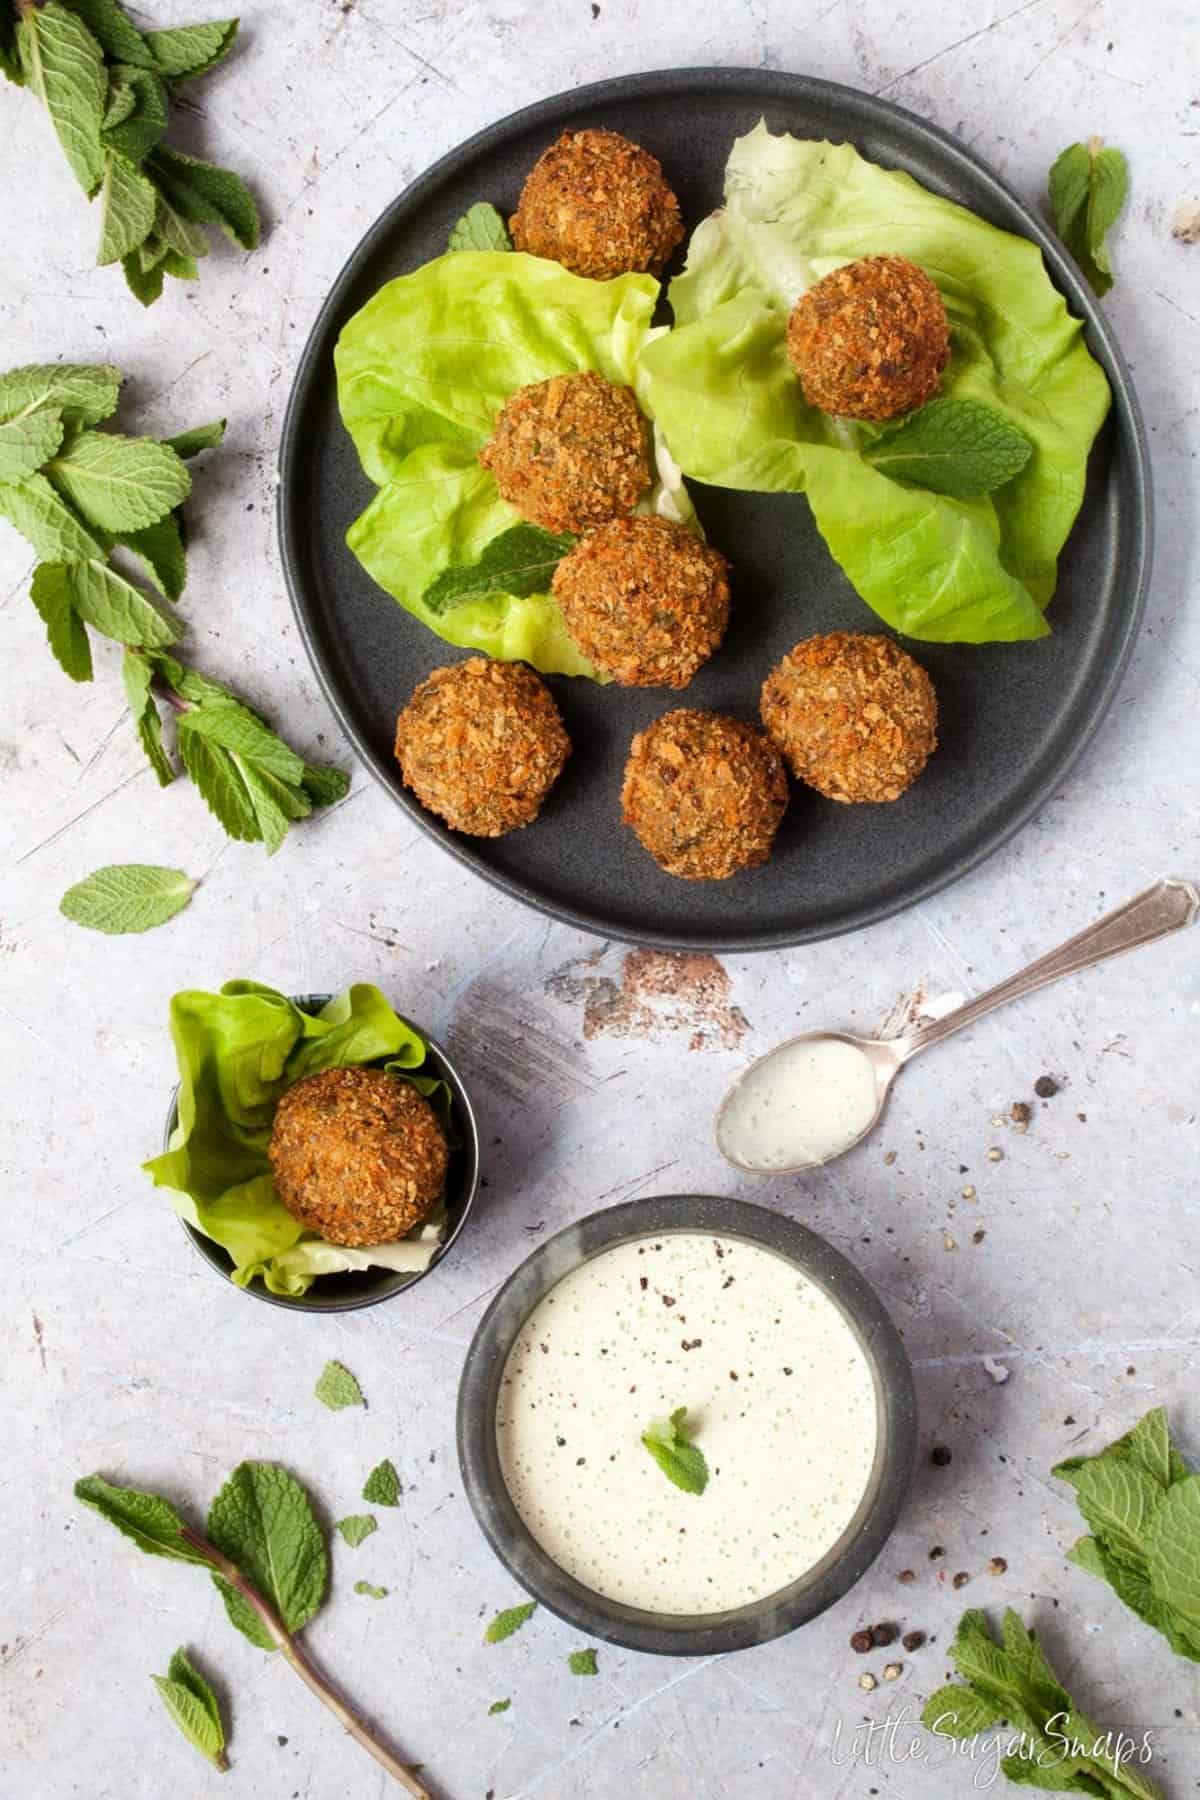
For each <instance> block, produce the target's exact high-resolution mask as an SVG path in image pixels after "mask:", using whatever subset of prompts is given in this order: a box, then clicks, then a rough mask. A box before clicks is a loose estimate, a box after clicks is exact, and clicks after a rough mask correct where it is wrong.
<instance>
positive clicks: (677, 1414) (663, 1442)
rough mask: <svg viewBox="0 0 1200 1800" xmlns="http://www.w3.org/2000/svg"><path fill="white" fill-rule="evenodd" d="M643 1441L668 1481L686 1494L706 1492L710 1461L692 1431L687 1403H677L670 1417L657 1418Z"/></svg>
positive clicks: (644, 1433) (646, 1432)
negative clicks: (694, 1442) (696, 1444)
mask: <svg viewBox="0 0 1200 1800" xmlns="http://www.w3.org/2000/svg"><path fill="white" fill-rule="evenodd" d="M642 1442H643V1444H645V1446H646V1448H647V1450H648V1451H649V1452H650V1454H651V1456H652V1457H653V1458H654V1460H655V1462H656V1463H657V1464H658V1466H659V1468H660V1469H661V1470H662V1472H663V1474H664V1475H665V1476H666V1478H667V1480H668V1481H673V1482H674V1483H675V1486H676V1487H677V1488H682V1489H683V1491H684V1493H685V1494H702V1493H703V1492H704V1490H705V1488H706V1487H707V1486H708V1464H707V1463H706V1462H705V1460H704V1452H703V1450H697V1448H696V1446H695V1444H693V1442H692V1440H691V1437H690V1435H689V1431H688V1423H687V1407H686V1406H677V1407H676V1408H675V1411H674V1412H673V1413H672V1414H671V1416H670V1418H669V1419H655V1420H654V1421H653V1422H652V1423H651V1424H649V1425H647V1427H646V1429H645V1431H643V1433H642Z"/></svg>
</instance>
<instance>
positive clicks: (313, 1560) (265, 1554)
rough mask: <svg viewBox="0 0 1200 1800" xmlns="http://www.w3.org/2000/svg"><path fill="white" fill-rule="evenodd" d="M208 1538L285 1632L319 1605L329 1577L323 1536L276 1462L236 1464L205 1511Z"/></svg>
mask: <svg viewBox="0 0 1200 1800" xmlns="http://www.w3.org/2000/svg"><path fill="white" fill-rule="evenodd" d="M208 1536H209V1538H210V1540H211V1541H212V1543H214V1544H215V1545H216V1547H217V1549H218V1550H220V1551H221V1552H222V1554H223V1555H225V1556H227V1557H228V1558H229V1559H230V1561H231V1562H233V1563H236V1564H237V1567H238V1569H239V1570H240V1572H241V1573H242V1574H243V1575H244V1576H245V1577H246V1579H247V1580H248V1581H249V1582H250V1583H251V1584H252V1585H253V1586H254V1587H255V1588H257V1590H258V1592H259V1593H260V1594H261V1595H262V1596H263V1598H264V1599H266V1600H268V1601H269V1602H270V1603H271V1605H272V1606H273V1607H274V1608H275V1611H276V1612H277V1613H278V1614H279V1616H280V1618H281V1619H282V1620H283V1623H284V1626H285V1627H286V1629H287V1630H288V1631H292V1632H294V1631H299V1630H300V1629H301V1628H302V1627H303V1626H304V1625H306V1624H307V1623H308V1621H309V1619H311V1618H312V1616H313V1614H314V1613H315V1612H316V1611H317V1609H318V1608H319V1607H320V1605H321V1602H322V1600H323V1599H324V1597H325V1586H326V1582H327V1580H328V1575H329V1562H328V1557H327V1555H326V1551H325V1539H324V1537H323V1536H322V1534H321V1527H320V1526H319V1525H318V1524H317V1521H316V1518H315V1517H314V1515H313V1510H312V1506H311V1504H310V1502H309V1498H308V1495H307V1494H306V1493H305V1491H304V1489H303V1488H302V1487H301V1485H300V1483H299V1482H298V1481H297V1480H296V1479H295V1477H294V1476H292V1475H289V1474H288V1472H287V1470H286V1469H282V1468H280V1467H279V1465H278V1463H259V1462H244V1463H239V1465H238V1467H237V1468H236V1469H235V1470H234V1471H233V1474H232V1475H231V1476H230V1477H229V1479H228V1481H227V1482H226V1483H225V1485H224V1487H223V1488H222V1489H221V1491H220V1493H219V1494H218V1495H217V1497H216V1499H215V1500H214V1501H213V1503H212V1506H211V1508H210V1509H209V1514H208ZM231 1616H232V1615H231ZM235 1622H236V1621H235Z"/></svg>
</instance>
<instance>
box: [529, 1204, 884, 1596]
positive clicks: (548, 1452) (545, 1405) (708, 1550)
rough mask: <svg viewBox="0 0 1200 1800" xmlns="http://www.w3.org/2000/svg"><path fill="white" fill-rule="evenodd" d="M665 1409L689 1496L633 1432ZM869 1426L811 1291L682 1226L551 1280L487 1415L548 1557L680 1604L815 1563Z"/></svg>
mask: <svg viewBox="0 0 1200 1800" xmlns="http://www.w3.org/2000/svg"><path fill="white" fill-rule="evenodd" d="M643 1282H644V1283H645V1285H644V1286H643ZM668 1301H670V1302H672V1304H670V1305H668V1304H667V1302H668ZM684 1343H687V1344H688V1346H689V1348H687V1349H684V1348H683V1346H684ZM680 1406H686V1407H687V1409H688V1428H689V1430H690V1431H691V1432H692V1433H693V1434H694V1437H695V1441H696V1444H697V1445H698V1447H699V1448H700V1449H701V1450H703V1452H704V1455H705V1458H706V1460H707V1463H708V1468H709V1481H708V1486H707V1487H706V1488H705V1491H704V1492H703V1494H698V1495H697V1494H687V1493H684V1492H682V1491H681V1490H680V1489H679V1488H677V1487H675V1486H673V1485H672V1483H671V1482H670V1481H668V1479H667V1477H666V1476H665V1475H664V1474H663V1473H662V1471H661V1470H660V1469H659V1467H658V1465H657V1464H656V1463H655V1461H654V1459H653V1458H652V1457H651V1456H650V1454H649V1452H648V1451H647V1450H646V1449H645V1448H644V1447H643V1445H642V1442H641V1434H642V1432H643V1431H644V1430H645V1428H646V1426H647V1425H648V1424H649V1423H650V1422H651V1420H653V1419H659V1418H663V1417H665V1416H666V1415H668V1414H669V1413H671V1412H673V1411H674V1410H675V1409H676V1408H677V1407H680ZM877 1434H878V1408H877V1400H876V1393H875V1383H874V1379H873V1376H872V1373H871V1368H870V1365H869V1363H868V1361H867V1359H866V1356H865V1355H864V1353H863V1350H862V1349H861V1347H860V1345H859V1342H858V1339H857V1338H856V1337H855V1335H854V1333H853V1331H852V1330H851V1328H850V1326H849V1324H848V1323H847V1321H846V1319H845V1317H844V1315H843V1314H842V1312H841V1310H840V1309H839V1308H838V1307H837V1306H836V1305H835V1304H834V1303H833V1301H831V1300H830V1299H829V1298H828V1297H827V1295H826V1294H825V1292H824V1290H823V1289H822V1288H820V1287H819V1286H817V1285H816V1283H815V1282H812V1281H810V1280H808V1279H807V1278H806V1277H805V1276H804V1275H802V1274H801V1273H800V1271H799V1270H798V1269H797V1267H796V1266H795V1264H794V1263H791V1262H789V1261H788V1260H787V1259H786V1258H784V1257H782V1256H777V1255H775V1254H774V1252H773V1251H770V1250H766V1249H764V1248H762V1247H761V1246H760V1245H757V1244H753V1243H749V1242H747V1241H746V1240H745V1239H741V1238H726V1237H711V1236H707V1235H703V1234H700V1233H692V1232H674V1233H664V1234H663V1235H662V1236H659V1237H645V1238H637V1239H633V1240H631V1241H630V1242H628V1243H625V1244H620V1245H617V1246H615V1247H614V1248H613V1249H611V1250H606V1251H602V1252H601V1253H600V1254H599V1255H598V1256H595V1257H593V1258H592V1259H591V1260H590V1261H589V1262H586V1263H583V1264H581V1266H580V1267H579V1268H578V1269H575V1270H573V1271H572V1272H571V1274H569V1275H567V1276H565V1277H564V1279H563V1280H562V1281H560V1282H559V1283H558V1285H557V1286H556V1287H555V1288H552V1289H551V1291H550V1293H549V1294H547V1295H546V1296H545V1297H544V1299H542V1300H541V1301H540V1302H539V1304H538V1305H537V1306H536V1307H535V1308H534V1310H533V1312H532V1313H531V1314H530V1316H529V1318H528V1319H527V1320H526V1321H525V1324H524V1326H523V1327H522V1329H521V1331H520V1333H519V1335H518V1337H517V1339H516V1341H515V1343H514V1345H513V1348H512V1350H511V1351H510V1353H509V1356H508V1360H507V1363H506V1364H505V1369H504V1374H503V1377H502V1381H501V1387H500V1398H499V1401H498V1404H497V1411H496V1442H497V1449H498V1452H499V1458H500V1467H501V1471H502V1473H503V1476H504V1480H505V1484H506V1485H507V1487H508V1491H509V1493H510V1494H511V1496H512V1499H513V1503H514V1505H515V1506H516V1509H517V1511H518V1513H519V1514H520V1516H521V1518H522V1519H523V1521H524V1523H525V1525H526V1526H527V1527H528V1529H529V1531H530V1532H531V1533H532V1535H533V1536H534V1538H535V1539H536V1540H537V1542H538V1543H539V1544H540V1545H541V1547H542V1549H543V1550H544V1551H545V1552H546V1554H547V1555H548V1556H550V1557H552V1558H553V1560H554V1561H555V1562H556V1563H558V1564H559V1565H560V1567H562V1568H564V1569H566V1570H567V1571H568V1573H569V1574H571V1575H573V1576H575V1578H576V1579H577V1580H579V1581H581V1582H583V1583H584V1585H585V1586H587V1587H590V1588H591V1589H593V1591H595V1592H596V1593H599V1594H603V1595H606V1596H607V1597H608V1598H610V1599H613V1600H621V1601H624V1602H625V1603H626V1604H627V1605H631V1606H636V1607H641V1608H644V1609H646V1610H647V1611H652V1612H664V1613H682V1614H693V1615H695V1614H703V1613H713V1612H722V1611H724V1610H725V1609H727V1608H729V1607H735V1606H744V1605H748V1604H750V1603H752V1602H754V1601H758V1600H762V1599H765V1598H766V1596H767V1595H769V1594H773V1593H775V1592H777V1591H778V1589H780V1588H782V1587H786V1586H787V1585H788V1584H789V1583H790V1582H793V1581H796V1580H798V1579H799V1577H800V1576H802V1575H804V1574H806V1573H807V1571H808V1570H810V1569H811V1568H813V1566H814V1565H815V1564H816V1563H818V1562H820V1560H821V1559H822V1557H824V1556H825V1555H826V1554H827V1553H828V1552H829V1551H830V1550H831V1549H832V1548H833V1547H834V1545H836V1544H837V1543H838V1541H839V1540H840V1539H841V1538H842V1537H843V1536H844V1535H845V1533H846V1531H847V1528H848V1527H849V1525H850V1524H851V1522H852V1520H853V1519H854V1516H855V1513H856V1512H857V1510H858V1507H859V1505H860V1503H861V1501H862V1499H863V1496H864V1494H865V1493H866V1491H867V1486H868V1483H869V1481H870V1476H871V1470H872V1466H873V1463H874V1458H875V1448H876V1439H877Z"/></svg>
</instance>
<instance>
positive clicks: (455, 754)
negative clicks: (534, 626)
mask: <svg viewBox="0 0 1200 1800" xmlns="http://www.w3.org/2000/svg"><path fill="white" fill-rule="evenodd" d="M570 753H571V740H570V738H569V737H568V736H567V734H566V731H565V730H564V728H563V722H562V719H561V718H560V717H559V711H558V708H557V706H555V704H554V701H553V699H552V698H551V695H550V690H549V688H548V687H547V686H546V684H545V682H544V681H543V680H542V679H541V677H540V675H535V673H534V671H533V670H532V669H530V668H527V667H526V666H525V664H524V663H515V662H493V661H491V659H490V658H489V657H486V656H472V657H471V658H470V659H469V660H468V661H467V662H461V663H451V664H449V665H448V666H447V667H446V668H442V669H435V670H434V671H433V673H432V675H427V676H426V678H425V680H424V681H422V682H421V683H420V685H419V686H418V687H417V688H416V689H415V690H414V692H413V696H412V699H411V700H410V701H409V703H408V705H407V706H406V707H405V708H404V710H403V711H402V712H401V714H400V717H399V718H398V719H397V721H396V758H397V761H398V762H399V764H400V773H401V775H402V776H403V777H404V782H405V785H406V786H407V787H410V788H411V789H412V790H413V793H414V794H415V795H416V796H417V799H418V800H419V801H420V802H421V805H422V806H425V807H428V809H429V811H430V812H434V813H437V814H438V815H439V817H441V818H443V819H445V821H446V823H447V825H449V826H451V827H452V828H453V829H454V830H455V831H465V832H467V833H469V835H470V836H471V837H502V836H503V835H504V833H505V832H506V831H515V830H516V829H517V827H518V826H521V825H530V824H532V822H533V820H534V819H536V818H537V816H538V813H539V812H540V811H541V809H542V805H543V802H544V801H545V798H546V795H547V794H548V793H549V792H550V789H551V788H552V787H553V786H554V783H555V782H556V781H557V780H558V778H559V776H560V775H561V774H562V769H563V764H564V763H565V762H566V760H567V757H568V756H569V755H570Z"/></svg>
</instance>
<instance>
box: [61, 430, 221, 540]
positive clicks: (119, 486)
mask: <svg viewBox="0 0 1200 1800" xmlns="http://www.w3.org/2000/svg"><path fill="white" fill-rule="evenodd" d="M47 472H48V473H49V475H50V476H51V478H52V479H53V481H54V483H55V485H56V486H57V487H58V488H60V489H61V490H62V491H63V492H64V493H65V494H66V496H67V498H68V500H70V501H71V503H72V504H73V505H74V506H75V507H76V508H77V509H78V510H79V512H81V513H82V514H83V516H84V518H85V519H86V520H87V521H88V523H89V524H92V525H98V526H99V527H100V529H101V530H102V531H138V530H140V529H141V527H142V526H144V525H153V524H154V523H155V521H156V520H158V519H161V518H162V517H163V515H164V513H169V512H170V511H171V510H172V508H174V507H176V506H179V505H181V504H182V502H183V501H184V500H186V499H187V497H188V495H189V494H190V493H191V490H192V478H191V476H190V475H189V473H188V470H187V465H186V464H185V463H184V461H183V459H182V458H181V457H179V456H176V454H175V452H174V451H173V450H172V449H171V448H170V447H169V446H168V445H167V444H160V443H158V442H157V441H156V440H155V439H154V438H134V437H123V436H122V435H121V434H120V433H119V432H116V431H81V432H80V434H79V436H78V437H77V438H75V440H74V442H73V443H72V444H71V445H70V447H69V448H68V449H67V450H65V451H64V452H63V453H62V454H61V455H59V456H56V457H55V458H54V460H53V461H52V462H51V463H50V464H49V465H48V469H47Z"/></svg>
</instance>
